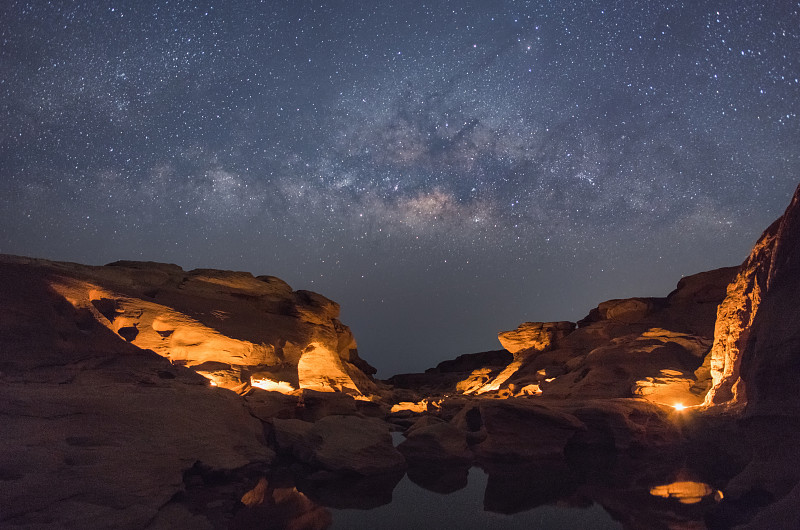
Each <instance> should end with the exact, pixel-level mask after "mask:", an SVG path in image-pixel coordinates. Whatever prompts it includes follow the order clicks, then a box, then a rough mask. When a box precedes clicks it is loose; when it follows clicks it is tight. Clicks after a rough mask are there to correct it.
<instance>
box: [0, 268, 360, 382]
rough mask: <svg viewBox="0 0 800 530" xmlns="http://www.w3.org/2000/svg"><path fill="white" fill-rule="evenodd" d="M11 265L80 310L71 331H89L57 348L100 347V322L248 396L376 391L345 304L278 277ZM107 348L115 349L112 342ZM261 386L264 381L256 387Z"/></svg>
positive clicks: (56, 342) (56, 340) (121, 337)
mask: <svg viewBox="0 0 800 530" xmlns="http://www.w3.org/2000/svg"><path fill="white" fill-rule="evenodd" d="M10 266H14V267H19V268H22V269H24V270H26V271H27V274H30V275H33V276H37V277H39V278H41V279H42V281H43V282H44V284H45V285H46V286H47V288H48V289H51V290H52V291H54V292H55V293H57V295H58V296H59V297H61V299H62V300H65V301H66V302H67V303H68V304H69V305H71V307H72V308H74V310H75V312H76V315H77V316H76V321H75V322H73V323H72V326H73V327H77V328H78V329H79V330H82V331H83V333H82V334H81V335H80V336H76V337H75V338H74V339H66V340H65V339H64V338H62V336H63V335H62V336H59V337H58V338H54V339H53V341H52V342H53V344H52V346H51V347H52V348H54V349H56V350H59V349H65V348H66V349H72V348H76V347H81V348H84V349H86V348H89V349H91V348H93V347H100V346H99V345H95V346H89V344H90V343H91V342H92V341H95V340H97V337H98V334H97V333H92V332H90V330H89V327H91V328H92V329H96V326H95V325H94V324H92V322H96V323H99V324H100V325H101V326H103V327H105V328H107V329H109V330H111V331H112V332H113V333H114V334H115V335H116V337H117V339H118V340H119V341H120V342H127V343H129V344H132V345H134V346H136V347H137V348H140V349H147V350H152V351H154V352H156V353H158V354H159V355H161V356H163V357H166V358H168V359H169V360H170V361H171V362H173V363H175V364H182V365H185V366H189V367H193V368H195V369H196V370H197V371H198V372H199V373H201V374H203V375H204V376H206V377H207V378H208V379H209V380H210V381H212V382H213V383H214V384H215V385H216V386H220V387H224V388H228V389H232V390H236V391H239V392H244V391H246V390H247V389H248V388H249V387H250V386H251V385H252V386H256V387H266V388H268V389H270V390H279V391H282V392H291V391H292V390H294V389H298V388H310V389H314V390H321V391H344V392H349V393H352V394H362V393H368V394H371V393H374V391H375V390H376V387H375V384H374V382H373V381H372V380H371V378H370V375H371V374H372V373H374V369H373V368H371V367H370V366H369V365H368V364H367V363H365V362H364V361H363V360H362V359H360V358H359V357H358V353H357V349H356V343H355V339H354V338H353V335H352V333H351V332H350V329H349V328H348V327H347V326H345V325H343V324H342V323H341V322H340V321H339V320H338V315H339V306H338V304H336V303H335V302H333V301H331V300H328V299H327V298H325V297H324V296H321V295H319V294H316V293H312V292H309V291H296V292H295V291H292V290H291V288H290V287H289V286H288V285H287V284H286V283H285V282H283V281H281V280H279V279H277V278H274V277H271V276H259V277H257V278H256V277H253V276H252V275H251V274H249V273H244V272H233V271H217V270H209V269H198V270H194V271H189V272H185V271H183V270H182V269H181V268H180V267H178V266H176V265H165V264H157V263H144V262H117V263H114V264H111V265H107V266H104V267H89V266H83V265H77V264H71V263H57V262H49V261H45V260H32V259H28V258H16V257H10V256H6V257H2V258H0V267H10ZM15 303H19V302H18V301H15ZM39 310H40V311H41V308H40V309H39ZM47 325H48V324H47V322H46V321H42V326H43V327H46V326H47ZM87 326H89V327H87ZM70 340H75V342H76V344H69V341H70ZM104 341H105V342H104V345H103V346H102V347H103V348H105V349H106V350H108V347H107V345H106V343H107V342H108V337H105V339H104ZM253 378H255V379H253ZM254 380H255V381H258V382H259V383H258V384H256V385H253V381H254Z"/></svg>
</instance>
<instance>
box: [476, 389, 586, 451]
mask: <svg viewBox="0 0 800 530" xmlns="http://www.w3.org/2000/svg"><path fill="white" fill-rule="evenodd" d="M478 410H479V412H480V418H479V421H480V422H482V424H483V428H484V429H485V430H486V435H487V437H486V439H485V440H484V441H483V442H481V443H479V444H477V445H475V446H474V447H473V448H472V449H473V451H475V453H476V455H477V456H478V457H479V458H481V459H487V460H492V461H497V460H500V461H518V460H529V459H533V458H542V457H560V456H562V455H563V452H564V447H565V446H566V445H567V442H569V440H570V439H571V438H572V437H573V436H575V434H576V433H577V432H580V431H583V430H585V429H586V426H585V425H584V424H583V423H582V422H581V421H580V420H578V419H577V418H576V417H575V416H572V415H570V414H566V413H563V412H559V411H557V410H554V409H551V408H548V407H545V406H543V405H539V404H536V403H534V402H531V401H530V400H527V399H507V400H482V401H480V403H479V406H478Z"/></svg>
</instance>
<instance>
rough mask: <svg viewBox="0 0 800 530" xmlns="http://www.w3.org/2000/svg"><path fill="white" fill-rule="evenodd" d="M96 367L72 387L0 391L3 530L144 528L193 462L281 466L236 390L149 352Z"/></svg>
mask: <svg viewBox="0 0 800 530" xmlns="http://www.w3.org/2000/svg"><path fill="white" fill-rule="evenodd" d="M96 361H97V364H93V365H92V366H91V367H90V366H84V367H83V370H77V371H75V372H74V373H73V377H72V378H71V381H70V382H57V383H49V382H35V381H32V379H35V378H36V376H37V375H39V371H38V370H35V371H32V372H28V373H27V377H28V378H29V380H28V381H25V382H22V381H20V382H15V381H10V380H8V379H7V380H5V381H4V382H3V384H2V385H0V414H1V415H2V416H3V428H2V434H0V470H2V471H0V474H2V478H3V479H2V480H0V526H3V527H6V526H9V527H14V526H20V527H50V528H76V529H86V528H123V529H124V528H130V529H135V528H144V527H145V526H146V525H147V524H148V522H149V521H150V520H152V519H153V518H154V517H155V516H156V515H157V514H158V513H159V510H160V509H161V507H162V506H164V505H165V503H166V502H167V501H169V500H170V499H171V498H172V497H173V496H174V495H176V494H177V493H178V492H180V491H181V490H182V489H183V473H184V471H185V470H186V469H188V468H190V467H192V465H193V464H194V463H195V462H197V461H202V462H203V463H204V464H205V465H207V466H209V467H210V468H213V469H217V470H231V469H237V468H240V467H242V466H246V465H248V464H250V463H252V462H261V463H268V462H270V461H271V460H272V459H273V457H274V452H273V451H272V450H271V449H269V448H268V447H266V446H265V445H264V440H263V437H262V427H261V423H260V422H259V421H258V420H256V419H254V418H253V417H252V416H250V415H249V414H248V413H247V410H246V409H245V407H244V405H243V403H242V402H241V401H240V400H239V399H238V397H237V396H236V395H235V394H232V393H230V392H228V391H224V390H220V389H214V388H210V387H208V386H206V385H202V384H197V381H196V380H195V378H197V377H199V376H197V375H196V374H193V373H191V372H189V371H188V370H185V369H179V368H176V367H171V366H169V363H168V362H167V361H166V360H164V359H162V358H160V357H158V356H156V355H155V354H153V353H150V359H147V357H146V356H143V357H141V358H134V357H127V358H114V357H108V358H105V359H96ZM184 372H188V375H187V374H184ZM43 373H44V375H47V372H43ZM162 373H164V374H166V373H170V374H172V377H163V376H161V375H159V374H162ZM196 523H197V525H198V527H202V524H201V521H197V522H196Z"/></svg>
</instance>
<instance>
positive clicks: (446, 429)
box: [397, 421, 473, 464]
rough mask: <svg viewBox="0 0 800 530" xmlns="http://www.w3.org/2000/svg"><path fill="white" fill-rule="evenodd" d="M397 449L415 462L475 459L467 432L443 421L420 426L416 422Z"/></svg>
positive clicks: (453, 461)
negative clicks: (468, 442)
mask: <svg viewBox="0 0 800 530" xmlns="http://www.w3.org/2000/svg"><path fill="white" fill-rule="evenodd" d="M397 449H398V450H399V451H400V452H401V453H403V455H404V456H405V457H406V460H408V461H409V462H414V463H419V462H435V463H439V464H443V463H450V464H457V463H469V462H471V461H472V460H473V455H472V451H470V449H469V447H468V446H467V437H466V433H465V432H464V431H463V430H461V429H459V428H457V427H456V426H455V425H453V424H450V423H445V422H441V421H438V422H431V423H429V424H427V425H420V426H417V425H416V424H415V425H414V426H412V427H411V428H410V429H409V430H408V431H407V432H406V439H405V441H403V442H402V443H401V444H400V445H399V446H398V447H397Z"/></svg>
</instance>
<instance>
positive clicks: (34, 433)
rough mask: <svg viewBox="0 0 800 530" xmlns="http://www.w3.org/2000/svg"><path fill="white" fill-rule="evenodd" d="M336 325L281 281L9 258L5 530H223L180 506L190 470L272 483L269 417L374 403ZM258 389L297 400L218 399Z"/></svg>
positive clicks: (0, 354)
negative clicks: (259, 378) (263, 475)
mask: <svg viewBox="0 0 800 530" xmlns="http://www.w3.org/2000/svg"><path fill="white" fill-rule="evenodd" d="M337 315H338V306H337V305H336V304H335V303H333V302H331V301H329V300H327V299H325V298H324V297H321V296H319V295H315V294H313V293H307V292H302V291H299V292H293V291H292V290H291V289H290V288H289V287H288V285H286V284H285V283H283V282H281V281H280V280H277V279H276V278H271V277H259V278H254V277H252V276H251V275H249V274H245V273H234V272H226V271H208V270H202V271H192V272H184V271H183V270H182V269H180V268H179V267H177V266H174V265H163V264H152V263H131V262H121V263H117V264H115V265H113V266H105V267H88V266H83V265H77V264H71V263H55V262H49V261H44V260H34V259H28V258H18V257H10V256H2V257H0V383H1V384H0V416H2V418H3V421H2V424H3V427H2V429H0V526H2V527H4V528H5V527H16V526H19V527H24V528H33V527H36V528H67V529H69V528H80V529H86V528H121V529H127V528H130V529H139V528H145V527H148V524H150V525H151V527H152V528H211V527H215V526H216V527H223V526H224V525H222V524H221V523H220V524H216V523H213V521H211V520H210V519H208V518H207V517H206V516H205V515H197V514H196V513H195V512H193V511H192V510H188V509H186V508H185V507H184V506H183V505H181V504H180V503H178V504H176V503H175V502H172V501H171V499H172V500H173V501H174V500H175V498H176V496H179V494H181V492H184V491H186V490H187V487H188V485H187V483H186V481H187V477H189V476H190V475H191V473H190V470H192V469H195V468H202V469H203V470H205V471H204V474H205V475H206V476H208V477H212V479H211V480H210V481H211V482H213V477H220V476H232V475H236V474H238V473H241V472H242V470H244V469H250V468H253V467H256V468H259V469H260V468H264V467H268V466H269V465H270V464H271V463H272V462H273V461H274V459H275V451H274V450H273V449H272V447H270V445H269V440H268V439H267V438H266V437H265V434H264V421H269V420H271V419H272V418H273V417H276V416H277V417H287V418H294V417H302V418H306V419H312V420H313V419H318V418H320V417H323V416H329V415H330V414H333V413H338V414H353V415H354V416H355V415H359V414H361V412H360V411H362V410H365V408H364V407H361V406H360V405H359V404H358V403H361V402H357V401H356V400H354V399H353V397H351V396H349V395H344V394H339V393H332V392H316V391H314V390H312V389H319V390H327V391H330V390H334V389H341V390H344V391H345V392H348V393H350V394H353V395H358V394H360V393H361V392H371V390H372V389H373V388H374V383H373V382H372V381H371V379H370V378H369V375H368V373H367V372H370V368H369V366H368V365H367V364H366V363H364V362H363V361H361V360H360V359H359V358H358V356H357V352H356V351H355V342H354V340H353V338H352V334H351V333H350V331H349V330H348V329H347V327H346V326H344V325H342V324H341V323H340V322H339V321H338V320H337ZM189 367H191V369H190V368H189ZM263 373H268V374H274V375H272V377H274V380H276V381H284V382H286V381H288V382H290V384H291V386H292V387H293V388H298V387H299V390H296V391H294V392H293V395H283V394H279V393H276V392H264V391H262V390H258V389H251V390H250V391H249V394H248V395H247V396H246V397H245V398H243V397H242V396H238V395H236V394H235V393H234V392H231V391H229V390H227V389H225V388H220V387H225V386H227V387H228V388H231V389H236V390H239V391H240V392H245V391H247V388H248V386H249V381H250V377H251V376H252V375H253V374H263ZM201 374H202V375H201ZM265 378H266V377H265ZM212 383H217V385H218V386H216V387H215V386H213V385H212ZM326 396H330V397H331V398H330V399H326ZM298 404H300V405H301V406H298ZM259 420H262V421H259ZM344 424H345V425H349V423H347V421H346V420H345V423H344ZM308 425H311V424H308ZM320 428H321V427H320ZM384 428H385V427H384ZM388 436H389V435H388V432H386V433H385V437H386V438H388ZM334 439H335V437H334ZM389 449H393V448H392V447H391V443H389ZM394 453H395V463H397V462H402V460H403V459H402V456H400V455H399V453H397V452H396V451H395V452H394ZM344 465H345V464H341V466H344ZM187 473H188V475H187ZM273 493H275V492H271V493H270V494H273ZM279 493H280V492H279ZM241 495H242V493H241V492H240V493H238V496H237V498H238V497H241ZM273 497H274V498H273V499H272V501H270V502H271V503H272V504H274V505H275V506H276V507H277V508H276V509H279V510H280V509H283V507H285V506H286V504H285V503H284V502H283V500H281V499H283V493H280V494H279V495H278V497H280V499H279V498H278V497H275V496H274V495H273ZM292 498H293V499H294V500H292V501H291V503H290V504H294V503H295V501H298V502H299V501H302V496H294V497H292ZM272 504H271V505H272ZM305 508H307V507H306V506H300V507H299V508H298V509H299V511H300V512H303V510H305ZM230 509H231V510H232V509H233V505H231V507H230ZM227 513H228V515H229V514H230V512H227ZM206 515H209V514H206ZM210 516H211V515H209V517H210ZM299 516H300V515H299ZM323 519H324V518H323ZM212 523H213V524H212ZM225 527H227V526H225Z"/></svg>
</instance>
